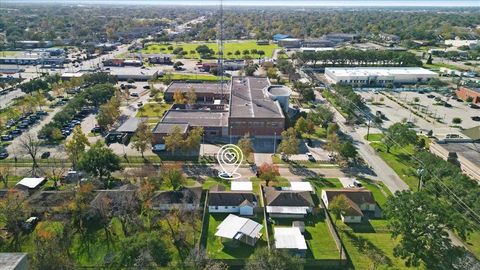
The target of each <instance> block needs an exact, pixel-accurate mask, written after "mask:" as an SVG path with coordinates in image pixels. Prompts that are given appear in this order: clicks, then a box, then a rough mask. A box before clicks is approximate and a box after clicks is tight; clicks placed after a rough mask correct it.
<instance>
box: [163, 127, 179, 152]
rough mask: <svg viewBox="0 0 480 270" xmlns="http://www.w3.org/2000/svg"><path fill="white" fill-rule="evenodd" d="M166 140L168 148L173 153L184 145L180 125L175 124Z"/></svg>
mask: <svg viewBox="0 0 480 270" xmlns="http://www.w3.org/2000/svg"><path fill="white" fill-rule="evenodd" d="M164 140H165V147H166V148H167V150H169V151H172V154H175V151H176V150H178V149H180V148H182V146H183V135H182V133H181V130H180V127H179V126H174V127H173V128H172V131H171V132H170V134H168V135H167V136H165V138H164Z"/></svg>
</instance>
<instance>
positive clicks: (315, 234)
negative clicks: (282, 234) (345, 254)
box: [272, 212, 339, 260]
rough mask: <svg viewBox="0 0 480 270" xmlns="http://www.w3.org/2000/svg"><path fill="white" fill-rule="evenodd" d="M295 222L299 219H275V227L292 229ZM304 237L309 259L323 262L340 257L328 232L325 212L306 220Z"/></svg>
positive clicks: (308, 217) (310, 216)
mask: <svg viewBox="0 0 480 270" xmlns="http://www.w3.org/2000/svg"><path fill="white" fill-rule="evenodd" d="M295 220H298V219H287V218H282V219H275V224H276V225H274V227H291V226H292V222H293V221H295ZM272 235H273V230H272ZM303 235H304V236H305V241H306V242H307V246H308V252H307V258H311V259H315V260H323V259H336V258H338V257H339V251H338V249H337V246H336V245H335V242H334V241H333V238H332V236H331V234H330V231H329V230H328V227H327V223H326V222H325V216H324V214H323V212H322V213H320V214H317V215H309V216H307V218H305V233H304V234H303ZM272 239H273V237H272Z"/></svg>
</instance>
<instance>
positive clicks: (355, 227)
mask: <svg viewBox="0 0 480 270" xmlns="http://www.w3.org/2000/svg"><path fill="white" fill-rule="evenodd" d="M344 225H345V226H347V227H349V228H350V229H351V230H352V231H353V232H355V233H375V228H374V227H373V226H372V224H370V221H369V220H363V221H362V222H361V223H358V224H357V223H344Z"/></svg>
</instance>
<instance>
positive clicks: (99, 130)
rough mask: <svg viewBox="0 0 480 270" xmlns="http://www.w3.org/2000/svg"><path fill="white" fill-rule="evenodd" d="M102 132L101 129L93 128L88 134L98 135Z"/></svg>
mask: <svg viewBox="0 0 480 270" xmlns="http://www.w3.org/2000/svg"><path fill="white" fill-rule="evenodd" d="M102 131H103V129H102V128H101V127H94V128H92V129H91V130H90V132H92V133H100V132H102Z"/></svg>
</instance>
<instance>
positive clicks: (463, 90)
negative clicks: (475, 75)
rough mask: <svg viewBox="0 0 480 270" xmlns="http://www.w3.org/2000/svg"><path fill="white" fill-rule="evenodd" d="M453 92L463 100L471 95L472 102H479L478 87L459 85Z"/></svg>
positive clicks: (479, 92)
mask: <svg viewBox="0 0 480 270" xmlns="http://www.w3.org/2000/svg"><path fill="white" fill-rule="evenodd" d="M455 94H456V95H457V97H458V98H460V99H462V100H464V101H466V100H467V99H468V98H469V97H472V98H473V100H472V103H480V88H473V87H465V86H460V87H459V88H458V89H457V91H455Z"/></svg>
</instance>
